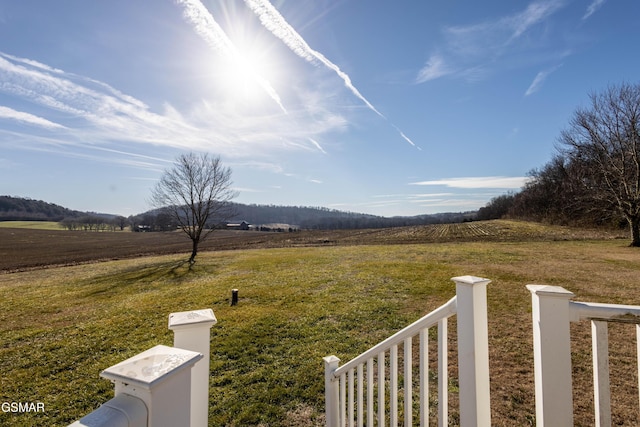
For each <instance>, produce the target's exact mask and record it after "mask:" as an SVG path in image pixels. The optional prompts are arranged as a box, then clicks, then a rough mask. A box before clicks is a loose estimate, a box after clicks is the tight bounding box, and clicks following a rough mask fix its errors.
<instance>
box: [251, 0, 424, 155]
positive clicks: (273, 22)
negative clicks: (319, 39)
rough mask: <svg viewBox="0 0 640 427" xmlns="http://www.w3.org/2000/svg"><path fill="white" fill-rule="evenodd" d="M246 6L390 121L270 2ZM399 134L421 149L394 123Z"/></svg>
mask: <svg viewBox="0 0 640 427" xmlns="http://www.w3.org/2000/svg"><path fill="white" fill-rule="evenodd" d="M244 2H245V3H246V5H247V6H248V7H249V9H251V11H252V12H253V13H255V14H256V15H257V16H258V18H259V19H260V22H261V23H262V25H263V26H264V27H265V28H266V29H267V30H269V31H270V32H271V33H272V34H273V35H275V36H276V37H278V38H279V39H280V40H282V41H283V42H284V44H285V45H287V46H288V47H289V49H291V50H292V51H293V52H294V53H295V54H296V55H298V56H299V57H301V58H303V59H305V60H306V61H308V62H311V63H316V62H317V61H319V62H320V63H322V64H323V65H324V66H326V67H328V68H330V69H331V70H333V71H334V72H335V73H336V74H337V75H338V76H339V77H340V78H341V79H342V80H343V81H344V85H345V86H346V87H347V88H348V89H349V90H350V91H351V92H352V93H353V94H354V95H355V96H356V97H358V99H360V100H361V101H362V102H364V103H365V105H366V106H367V107H369V109H370V110H371V111H373V112H375V113H376V114H377V115H378V116H380V117H382V118H383V119H385V120H388V119H387V118H386V117H385V116H384V114H382V113H381V112H380V111H378V110H377V109H376V107H374V106H373V105H372V104H371V103H370V102H369V101H368V100H367V98H365V97H364V96H363V95H362V94H361V93H360V91H359V90H358V89H357V88H356V87H355V86H354V85H353V83H352V82H351V78H350V77H349V75H347V73H345V72H344V71H342V70H341V69H340V67H338V66H337V65H336V64H334V63H333V62H331V61H330V60H329V59H327V58H326V57H325V56H324V55H323V54H322V53H320V52H318V51H316V50H314V49H312V48H311V46H309V45H308V44H307V42H306V41H305V40H304V39H303V38H302V36H301V35H300V34H298V32H297V31H296V30H295V29H294V28H293V27H292V26H291V25H290V24H289V23H288V22H287V21H286V20H285V19H284V17H283V16H282V15H281V14H280V12H278V10H277V9H276V8H275V7H273V5H272V4H271V3H269V1H268V0H244ZM391 125H392V126H393V127H394V128H395V129H396V130H397V131H398V132H400V136H401V137H402V138H403V139H404V140H406V141H407V142H408V143H409V144H411V145H412V146H414V147H416V148H417V149H420V147H418V146H417V145H416V144H415V143H414V142H413V141H411V140H410V139H409V138H408V137H407V136H406V135H405V134H404V133H403V132H401V131H400V129H398V127H397V126H395V125H394V124H393V123H392V124H391Z"/></svg>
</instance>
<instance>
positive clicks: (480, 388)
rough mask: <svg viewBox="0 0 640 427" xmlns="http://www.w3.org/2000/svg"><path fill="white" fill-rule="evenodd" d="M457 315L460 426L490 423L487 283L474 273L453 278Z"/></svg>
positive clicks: (484, 425) (488, 424)
mask: <svg viewBox="0 0 640 427" xmlns="http://www.w3.org/2000/svg"><path fill="white" fill-rule="evenodd" d="M451 280H453V281H454V282H455V283H456V296H457V298H456V300H457V306H458V309H457V316H458V374H459V382H460V425H461V426H479V427H489V426H491V403H490V396H489V334H488V325H487V284H489V282H490V280H488V279H483V278H480V277H473V276H461V277H454V278H453V279H451Z"/></svg>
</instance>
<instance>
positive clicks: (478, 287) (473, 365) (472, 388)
mask: <svg viewBox="0 0 640 427" xmlns="http://www.w3.org/2000/svg"><path fill="white" fill-rule="evenodd" d="M452 280H453V281H454V282H455V283H456V296H455V297H453V298H452V299H451V300H449V301H448V302H447V303H445V304H444V305H442V306H441V307H440V308H438V309H436V310H434V311H433V312H431V313H429V314H427V315H426V316H424V317H423V318H421V319H419V320H417V321H416V322H414V323H412V324H411V325H409V326H407V327H406V328H404V329H403V330H401V331H399V332H397V333H396V334H395V335H393V336H391V337H390V338H388V339H386V340H384V341H382V342H381V343H379V344H377V345H376V346H374V347H372V348H370V349H369V350H367V351H365V352H364V353H362V354H361V355H360V356H358V357H356V358H355V359H353V360H351V361H349V362H348V363H345V364H344V365H342V366H338V365H339V362H340V359H338V358H337V357H336V356H327V357H325V358H324V361H325V398H326V423H327V426H328V427H338V426H349V427H352V426H355V425H358V426H363V425H366V426H368V427H371V426H373V425H374V421H375V422H376V423H377V425H378V426H384V425H385V424H386V422H387V420H388V423H389V425H391V426H397V425H398V421H399V419H400V418H403V420H404V425H405V426H412V425H414V421H413V419H414V416H415V415H417V419H418V421H419V425H421V426H427V425H428V424H429V409H430V408H429V366H428V361H429V345H428V338H429V329H430V328H432V327H434V326H436V325H437V328H438V374H437V378H438V425H439V426H446V425H448V418H449V417H448V406H449V405H448V386H449V384H448V382H449V378H448V372H447V371H448V357H447V353H448V346H447V340H448V334H447V319H448V318H449V317H451V316H453V315H455V314H457V319H458V323H457V330H458V374H459V390H460V392H459V393H460V394H459V397H460V424H461V425H462V426H487V427H488V426H490V425H491V411H490V403H489V350H488V332H487V298H486V286H487V284H488V283H489V280H487V279H482V278H478V277H472V276H463V277H454V278H453V279H452ZM416 336H417V337H418V341H419V348H418V361H417V364H416V363H414V361H413V352H414V344H413V343H414V338H415V337H416ZM399 347H402V358H400V357H399ZM387 355H388V356H387ZM387 358H388V359H387ZM387 361H388V365H387ZM374 365H375V367H374ZM414 365H417V368H418V372H417V380H415V377H416V375H414V371H413V369H414ZM365 366H366V368H365ZM400 367H402V369H400ZM387 373H388V375H389V383H388V385H389V387H388V393H387V381H386V376H387ZM365 380H366V383H365ZM414 382H416V383H417V385H418V391H417V392H418V410H417V414H414V412H415V410H414V402H413V394H414V391H413V385H414ZM400 383H402V388H400ZM365 384H366V386H365ZM365 393H366V403H365ZM374 397H376V398H377V399H375V400H374ZM387 397H388V399H389V401H388V404H387V402H386V399H387ZM401 400H402V403H403V410H402V412H400V410H399V407H398V406H399V403H400V401H401ZM387 409H388V413H387ZM400 416H401V417H400Z"/></svg>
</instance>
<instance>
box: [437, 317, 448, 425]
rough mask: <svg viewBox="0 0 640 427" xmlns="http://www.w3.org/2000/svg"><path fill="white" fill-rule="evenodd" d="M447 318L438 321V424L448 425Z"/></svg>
mask: <svg viewBox="0 0 640 427" xmlns="http://www.w3.org/2000/svg"><path fill="white" fill-rule="evenodd" d="M447 335H448V332H447V319H442V320H440V321H439V322H438V426H440V427H446V426H447V425H449V373H448V371H447V364H448V363H449V362H448V356H449V355H448V351H449V349H448V345H447Z"/></svg>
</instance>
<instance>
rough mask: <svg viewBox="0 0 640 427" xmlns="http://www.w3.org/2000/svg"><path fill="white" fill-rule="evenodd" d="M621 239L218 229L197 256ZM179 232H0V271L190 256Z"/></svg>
mask: <svg viewBox="0 0 640 427" xmlns="http://www.w3.org/2000/svg"><path fill="white" fill-rule="evenodd" d="M613 238H626V235H625V233H623V232H618V233H609V232H603V231H594V230H582V229H572V228H568V227H549V226H541V225H539V224H534V223H527V222H517V221H503V220H499V221H480V222H471V223H463V224H435V225H427V226H415V227H396V228H385V229H367V230H332V231H300V232H293V233H288V232H285V233H275V232H258V231H231V230H221V231H216V232H215V233H213V234H212V235H211V236H210V237H209V238H208V239H207V240H205V241H204V242H202V244H201V246H200V250H201V251H210V250H232V249H250V248H256V249H258V248H279V247H295V246H326V245H362V244H364V245H367V244H403V243H438V242H451V241H522V240H532V241H540V240H583V239H613ZM190 247H191V241H190V240H189V239H188V237H186V235H184V234H183V233H181V232H172V233H131V232H100V233H98V232H86V231H66V230H34V229H27V228H0V272H10V271H20V270H28V269H33V268H42V267H45V266H52V265H55V266H60V265H74V264H79V263H86V262H95V261H103V260H115V259H122V258H135V257H141V256H146V255H161V254H172V253H180V252H184V253H185V254H188V253H189V252H190Z"/></svg>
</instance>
